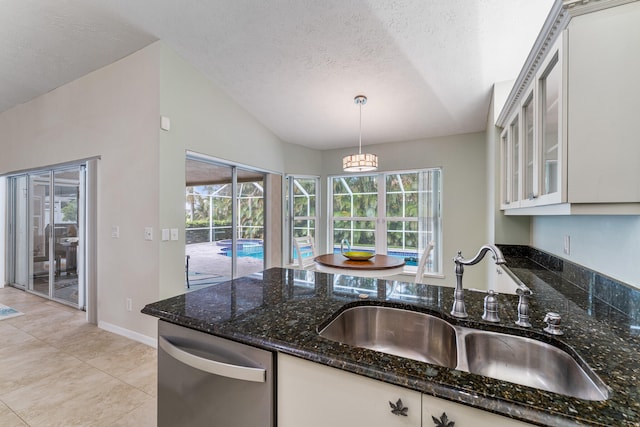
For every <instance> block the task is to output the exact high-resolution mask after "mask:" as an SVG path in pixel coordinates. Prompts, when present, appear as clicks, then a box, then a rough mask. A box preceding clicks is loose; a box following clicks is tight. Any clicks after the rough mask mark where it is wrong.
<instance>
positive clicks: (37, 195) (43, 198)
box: [8, 165, 85, 308]
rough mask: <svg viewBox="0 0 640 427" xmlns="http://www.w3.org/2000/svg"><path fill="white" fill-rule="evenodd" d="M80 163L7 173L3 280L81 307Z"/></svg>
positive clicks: (82, 295) (81, 193) (81, 196)
mask: <svg viewBox="0 0 640 427" xmlns="http://www.w3.org/2000/svg"><path fill="white" fill-rule="evenodd" d="M84 170H85V168H84V166H83V165H76V166H70V167H61V168H57V169H49V170H41V171H34V172H31V173H25V174H22V175H19V176H13V177H9V180H8V182H9V198H8V200H9V207H8V208H9V209H8V212H9V248H10V250H9V254H10V256H9V279H10V283H11V284H12V285H14V286H16V287H19V288H22V289H25V290H27V291H29V292H33V293H36V294H38V295H41V296H43V297H46V298H49V299H53V300H56V301H60V302H64V303H66V304H70V305H73V306H75V307H78V308H84V306H85V283H84V277H83V274H82V271H83V267H84V264H83V260H84V258H83V256H82V254H83V253H84V252H83V251H84V246H85V245H84V239H83V233H84V193H85V191H84V188H85V186H84Z"/></svg>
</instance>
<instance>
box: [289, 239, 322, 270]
mask: <svg viewBox="0 0 640 427" xmlns="http://www.w3.org/2000/svg"><path fill="white" fill-rule="evenodd" d="M293 246H294V248H295V250H296V254H297V257H298V258H297V260H296V264H298V267H299V268H300V269H301V270H314V269H315V265H316V263H315V262H314V261H313V259H314V258H315V257H316V247H315V245H314V242H313V237H311V236H304V237H294V238H293Z"/></svg>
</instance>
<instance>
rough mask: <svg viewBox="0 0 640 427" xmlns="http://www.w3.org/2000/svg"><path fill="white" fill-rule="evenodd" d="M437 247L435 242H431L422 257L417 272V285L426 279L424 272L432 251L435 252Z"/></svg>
mask: <svg viewBox="0 0 640 427" xmlns="http://www.w3.org/2000/svg"><path fill="white" fill-rule="evenodd" d="M434 246H435V243H434V242H429V244H428V245H427V247H426V248H425V250H424V252H423V253H422V256H421V257H420V262H419V263H418V269H417V270H416V279H415V282H416V283H423V282H422V279H423V278H424V270H425V268H426V267H427V260H428V259H429V256H430V255H431V251H433V247H434Z"/></svg>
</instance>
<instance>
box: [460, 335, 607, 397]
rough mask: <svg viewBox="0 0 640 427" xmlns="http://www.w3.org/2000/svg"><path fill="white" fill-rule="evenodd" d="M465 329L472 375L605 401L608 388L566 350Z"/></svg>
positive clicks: (523, 339)
mask: <svg viewBox="0 0 640 427" xmlns="http://www.w3.org/2000/svg"><path fill="white" fill-rule="evenodd" d="M471 331H472V332H470V330H469V329H466V330H463V331H462V332H463V334H464V344H465V349H466V351H465V354H466V362H467V370H468V371H469V372H471V373H473V374H478V375H483V376H485V377H491V378H496V379H499V380H503V381H508V382H512V383H516V384H522V385H526V386H529V387H534V388H538V389H541V390H547V391H551V392H554V393H559V394H564V395H567V396H573V397H577V398H579V399H585V400H606V399H607V397H608V391H607V387H606V386H605V385H604V383H603V382H602V380H600V378H598V376H597V375H595V374H594V373H593V372H592V371H591V370H590V369H588V368H587V369H586V370H585V369H583V368H582V367H581V366H580V364H578V362H577V361H576V360H575V359H574V358H573V357H571V356H570V355H569V354H568V353H566V352H565V351H563V350H561V349H559V348H557V347H555V346H553V345H550V344H547V343H544V342H541V341H537V340H534V339H530V338H525V337H519V336H515V335H507V334H501V333H497V332H486V331H473V330H471Z"/></svg>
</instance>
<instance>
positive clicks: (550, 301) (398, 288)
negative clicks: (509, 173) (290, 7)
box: [143, 247, 640, 426]
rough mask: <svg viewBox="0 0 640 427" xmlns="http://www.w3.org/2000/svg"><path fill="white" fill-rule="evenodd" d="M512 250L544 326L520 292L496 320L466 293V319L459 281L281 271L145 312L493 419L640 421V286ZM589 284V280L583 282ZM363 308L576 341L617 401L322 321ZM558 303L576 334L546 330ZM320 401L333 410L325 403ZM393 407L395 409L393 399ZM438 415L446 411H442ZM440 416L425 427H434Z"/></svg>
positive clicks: (477, 297) (479, 298) (573, 345)
mask: <svg viewBox="0 0 640 427" xmlns="http://www.w3.org/2000/svg"><path fill="white" fill-rule="evenodd" d="M503 252H504V253H505V257H506V258H507V266H508V267H509V269H510V270H511V272H512V273H513V274H514V275H515V276H516V277H517V279H518V280H520V281H522V283H524V284H526V285H527V286H528V287H529V288H531V290H532V291H533V297H532V298H531V301H530V303H531V304H530V313H531V323H532V324H533V327H532V328H528V329H527V328H520V327H517V326H515V324H514V321H515V320H516V317H517V314H516V313H517V310H516V306H517V303H518V298H517V296H515V295H499V296H498V299H499V307H500V308H499V316H500V319H501V321H500V323H498V324H491V323H487V322H483V321H482V320H481V315H482V310H483V298H484V294H482V293H478V292H472V291H469V290H465V297H466V302H467V311H468V313H469V318H468V319H466V320H458V319H454V318H452V317H451V316H449V314H448V313H449V310H450V308H451V304H452V302H453V289H451V288H443V287H437V286H430V285H419V284H413V283H403V282H397V281H391V280H381V279H374V278H354V277H347V276H340V275H332V274H324V273H319V272H307V271H301V270H291V269H281V268H272V269H269V270H266V271H264V272H262V273H260V274H259V275H254V276H250V277H243V278H239V279H236V280H232V281H229V282H226V283H222V284H218V285H215V286H211V287H208V288H204V289H201V290H198V291H194V292H191V293H187V294H184V295H179V296H176V297H173V298H169V299H167V300H164V301H160V302H156V303H152V304H149V305H147V306H146V307H145V308H144V309H143V313H146V314H149V315H152V316H156V317H158V318H160V319H162V320H165V321H167V322H171V323H174V324H176V325H180V326H184V327H186V328H191V329H194V330H197V331H201V332H204V333H207V334H211V335H215V336H219V337H223V338H226V339H229V340H233V341H237V342H240V343H244V344H249V345H252V346H255V347H258V348H262V349H266V350H270V351H273V352H276V353H277V355H278V358H280V357H284V358H289V357H290V356H295V357H296V358H300V359H305V360H306V361H310V362H311V363H314V365H318V366H320V367H322V368H325V366H329V367H333V368H337V370H340V371H341V372H351V373H353V374H357V375H359V376H363V377H367V378H370V379H374V380H378V381H379V382H381V384H382V383H387V384H392V385H395V386H400V387H402V388H403V389H408V390H412V391H416V392H419V393H421V394H422V396H427V397H432V396H435V397H438V398H441V399H445V400H448V401H451V402H455V403H458V404H463V405H467V407H472V408H477V409H481V410H483V411H488V412H482V413H480V416H478V415H476V416H477V417H478V418H482V414H486V416H487V417H495V416H496V415H495V414H499V415H500V416H503V417H509V418H511V419H512V420H520V421H523V422H525V423H529V424H534V425H551V426H565V425H575V424H581V425H602V426H612V425H616V426H623V425H628V426H636V425H640V389H639V388H638V375H639V373H640V361H639V360H638V355H639V354H640V336H638V335H637V331H638V324H640V321H639V319H638V316H639V315H640V314H639V313H638V307H639V306H640V293H639V292H638V291H637V290H635V289H632V288H628V287H626V288H624V289H623V288H618V287H617V286H618V285H617V284H615V283H603V280H606V279H603V278H600V277H595V278H594V276H593V275H592V274H591V273H590V272H588V271H586V270H583V269H580V268H578V267H576V266H574V265H572V264H569V263H566V262H563V261H562V260H559V259H557V258H554V257H553V256H550V255H547V254H544V253H541V252H538V251H535V250H532V249H530V248H527V247H504V248H503ZM590 274H591V276H590ZM581 281H582V282H585V281H586V282H589V284H587V286H585V287H584V288H583V287H581V286H580V282H581ZM621 293H622V294H624V295H622V296H621ZM614 294H615V295H614ZM365 295H366V296H367V297H366V298H363V297H364V296H365ZM616 298H618V299H621V300H624V301H625V302H624V304H626V307H627V308H628V309H627V310H626V311H625V310H624V309H623V308H621V307H617V306H616V305H617V304H618V303H617V302H616ZM361 304H368V305H386V306H391V307H398V308H410V309H413V310H416V311H423V312H427V313H431V314H436V315H437V316H439V317H442V318H443V319H445V320H446V321H447V322H449V323H451V324H454V325H461V326H466V327H472V328H478V329H486V330H492V331H499V332H506V333H509V334H514V335H524V336H529V337H532V338H536V339H539V340H543V341H546V342H549V343H552V344H555V345H558V346H560V347H564V348H567V346H568V347H569V348H570V349H573V350H575V352H576V353H577V354H578V355H579V356H580V357H581V358H582V359H584V361H585V362H586V363H587V364H588V365H589V366H590V367H591V368H592V369H593V370H594V371H595V372H596V373H597V375H598V376H599V377H600V378H601V379H602V380H603V381H604V383H605V384H606V385H607V386H608V387H609V389H610V393H609V398H608V399H607V400H604V401H587V400H582V399H577V398H572V397H567V396H564V395H560V394H556V393H551V392H546V391H542V390H538V389H534V388H530V387H525V386H520V385H516V384H513V383H509V382H505V381H500V380H496V379H492V378H488V377H484V376H480V375H474V374H470V373H467V372H461V371H458V370H455V369H450V368H445V367H441V366H437V365H432V364H427V363H424V362H417V361H414V360H409V359H405V358H402V357H396V356H392V355H389V354H385V353H380V352H376V351H372V350H367V349H363V348H355V347H351V346H347V345H344V344H339V343H337V342H334V341H330V340H328V339H324V338H322V337H320V336H319V335H318V332H317V331H318V327H320V326H322V325H325V324H326V323H327V322H328V320H330V319H331V318H332V316H334V315H335V314H336V313H337V312H339V311H340V309H341V308H343V307H344V306H345V305H350V306H352V305H361ZM548 311H556V312H559V313H560V314H561V315H562V317H563V321H562V328H563V330H564V335H562V336H561V337H558V338H555V337H550V336H549V335H545V334H544V333H543V332H542V329H543V327H544V326H545V325H544V323H543V322H542V319H543V317H544V315H545V313H546V312H548ZM322 365H325V366H322ZM337 370H336V371H337ZM332 371H334V370H332ZM276 388H277V385H276ZM313 403H314V404H317V405H318V407H319V408H325V409H326V405H323V402H321V401H317V402H313ZM383 403H384V405H387V407H388V405H389V404H388V403H387V402H383ZM373 404H374V403H372V405H373ZM388 409H389V408H388ZM353 410H354V411H356V410H357V409H353ZM491 412H492V413H493V414H491ZM447 413H448V416H449V419H450V420H452V421H455V420H456V418H455V413H451V412H450V411H448V412H447ZM433 415H435V416H436V417H440V414H433ZM424 419H425V417H424V416H423V423H426V422H427V421H429V420H427V421H424ZM504 420H505V421H509V420H508V419H507V418H505V419H504ZM429 423H430V424H423V425H429V426H430V425H432V423H431V421H429ZM456 425H458V424H456ZM460 425H463V424H460Z"/></svg>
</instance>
